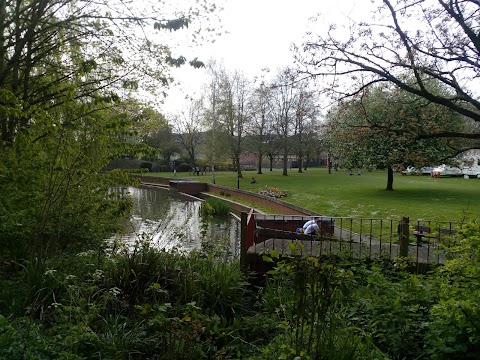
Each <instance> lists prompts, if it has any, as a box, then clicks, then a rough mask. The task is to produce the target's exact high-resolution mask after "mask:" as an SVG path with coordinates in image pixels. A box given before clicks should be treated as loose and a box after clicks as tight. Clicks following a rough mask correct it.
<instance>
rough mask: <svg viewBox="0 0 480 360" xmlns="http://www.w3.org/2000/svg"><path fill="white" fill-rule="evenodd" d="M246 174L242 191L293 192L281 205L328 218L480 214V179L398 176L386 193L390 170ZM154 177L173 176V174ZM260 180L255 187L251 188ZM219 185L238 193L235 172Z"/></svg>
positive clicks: (451, 218) (205, 177)
mask: <svg viewBox="0 0 480 360" xmlns="http://www.w3.org/2000/svg"><path fill="white" fill-rule="evenodd" d="M263 172H264V173H263V174H261V175H259V174H257V173H256V172H255V171H244V172H243V178H241V179H240V189H243V190H248V191H253V192H257V191H258V190H260V189H262V188H264V187H265V186H274V187H277V188H279V189H281V190H285V191H287V192H288V194H289V195H288V196H287V197H284V198H282V200H284V201H287V202H290V203H292V204H295V205H298V206H301V207H304V208H307V209H310V210H313V211H315V212H318V213H321V214H324V215H327V216H345V217H366V218H384V219H385V218H391V219H398V218H399V217H401V216H408V217H410V219H411V220H420V219H423V220H445V221H459V220H461V219H462V218H463V216H464V213H465V212H468V213H469V214H471V215H472V216H474V217H479V215H480V179H476V178H470V179H464V178H463V177H461V178H441V179H437V178H431V177H430V176H414V175H412V176H402V175H401V174H400V173H395V174H394V181H393V188H394V191H385V188H386V182H387V172H386V171H373V172H365V173H364V174H363V175H362V176H358V175H352V176H350V175H349V174H348V172H346V171H345V170H340V171H338V172H335V171H333V170H332V174H328V171H327V169H323V168H321V169H319V168H312V169H308V170H307V171H305V172H303V173H298V169H292V170H290V171H289V174H288V176H283V175H282V170H281V169H274V170H273V171H271V172H270V171H269V170H268V169H267V170H264V171H263ZM149 175H154V176H164V177H172V175H173V174H171V173H152V174H149ZM252 177H255V179H256V180H257V183H256V184H251V183H250V181H251V178H252ZM177 178H185V179H192V180H197V181H205V182H211V181H212V177H211V174H210V173H209V174H208V175H200V176H190V175H189V174H188V173H177ZM215 178H216V184H218V185H224V186H229V187H232V188H237V176H236V173H234V172H216V173H215Z"/></svg>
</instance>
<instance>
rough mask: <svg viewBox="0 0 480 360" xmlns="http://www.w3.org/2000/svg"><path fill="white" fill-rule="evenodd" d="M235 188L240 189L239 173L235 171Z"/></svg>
mask: <svg viewBox="0 0 480 360" xmlns="http://www.w3.org/2000/svg"><path fill="white" fill-rule="evenodd" d="M237 189H240V174H239V173H238V172H237Z"/></svg>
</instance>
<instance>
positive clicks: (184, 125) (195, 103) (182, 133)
mask: <svg viewBox="0 0 480 360" xmlns="http://www.w3.org/2000/svg"><path fill="white" fill-rule="evenodd" d="M201 118H202V102H201V100H192V101H191V102H190V104H189V106H188V108H187V109H186V110H185V111H184V112H183V113H182V114H181V115H180V116H179V117H178V118H177V119H176V132H177V136H178V142H179V144H180V146H181V147H182V149H184V150H185V151H186V152H187V155H188V158H189V160H190V165H191V166H192V169H195V168H196V167H197V166H198V164H197V157H198V152H199V148H200V145H201V140H202V134H201Z"/></svg>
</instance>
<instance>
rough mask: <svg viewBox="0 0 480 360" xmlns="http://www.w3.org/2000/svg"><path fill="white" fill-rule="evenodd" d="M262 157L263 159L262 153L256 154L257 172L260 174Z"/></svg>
mask: <svg viewBox="0 0 480 360" xmlns="http://www.w3.org/2000/svg"><path fill="white" fill-rule="evenodd" d="M262 159H263V154H258V165H257V168H258V171H257V174H262Z"/></svg>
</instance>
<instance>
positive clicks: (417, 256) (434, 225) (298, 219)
mask: <svg viewBox="0 0 480 360" xmlns="http://www.w3.org/2000/svg"><path fill="white" fill-rule="evenodd" d="M242 219H243V220H242V228H243V227H245V232H244V234H245V235H244V237H245V239H244V240H243V241H242V247H244V249H243V256H244V257H245V258H244V259H241V260H242V262H243V263H245V262H248V260H247V259H246V258H247V257H248V255H249V254H250V255H253V254H255V255H262V254H269V253H272V251H273V252H275V253H276V254H279V255H287V254H288V255H300V256H322V255H326V254H340V253H342V254H347V255H349V256H351V257H354V258H369V259H374V258H378V257H387V258H390V259H393V258H397V257H399V256H402V257H405V258H407V259H408V260H409V261H410V262H411V263H412V264H416V266H417V269H419V267H420V266H423V265H428V264H443V263H444V262H445V259H446V258H445V253H444V250H443V249H444V248H443V246H442V245H443V244H445V243H447V242H449V241H452V239H453V238H454V235H455V229H454V224H453V223H452V222H435V221H421V220H416V221H412V220H409V219H408V218H402V219H378V218H368V219H366V218H350V217H348V218H347V217H325V216H321V217H318V216H299V215H265V214H256V213H253V211H252V212H250V213H249V214H244V215H243V216H242ZM312 219H319V220H320V226H319V232H318V233H317V234H315V235H313V236H312V235H305V234H302V233H301V232H300V231H298V229H299V228H301V227H302V226H303V224H304V223H305V222H306V221H309V220H312Z"/></svg>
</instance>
